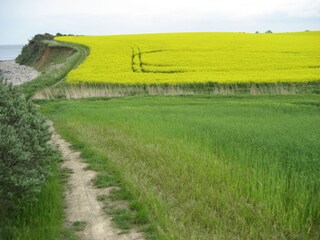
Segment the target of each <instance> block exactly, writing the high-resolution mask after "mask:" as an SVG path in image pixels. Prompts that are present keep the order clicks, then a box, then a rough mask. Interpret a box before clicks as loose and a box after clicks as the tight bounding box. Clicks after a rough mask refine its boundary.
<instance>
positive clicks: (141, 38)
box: [55, 32, 320, 84]
mask: <svg viewBox="0 0 320 240" xmlns="http://www.w3.org/2000/svg"><path fill="white" fill-rule="evenodd" d="M55 40H57V41H63V42H69V43H77V44H83V45H86V46H88V47H89V48H90V55H89V56H88V58H87V59H86V61H85V62H84V63H83V64H82V65H80V66H79V67H78V68H77V69H75V70H73V71H71V72H70V73H69V74H68V76H67V82H70V83H74V82H96V83H113V84H186V83H192V84H194V83H208V82H215V83H279V82H295V83H297V82H310V81H319V80H320V79H319V75H320V66H319V61H320V59H319V56H320V48H319V40H320V32H300V33H279V34H248V33H177V34H142V35H119V36H63V37H55Z"/></svg>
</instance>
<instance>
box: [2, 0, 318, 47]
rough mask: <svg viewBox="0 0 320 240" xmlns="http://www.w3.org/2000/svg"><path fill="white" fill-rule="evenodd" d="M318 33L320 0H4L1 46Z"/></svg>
mask: <svg viewBox="0 0 320 240" xmlns="http://www.w3.org/2000/svg"><path fill="white" fill-rule="evenodd" d="M269 29H271V30H272V31H274V32H289V31H304V30H307V29H308V30H320V0H50V1H49V0H0V31H1V32H0V34H1V35H0V36H1V37H0V44H24V43H27V40H28V39H30V38H31V37H32V36H33V35H35V34H37V33H44V32H49V33H53V34H55V33H57V32H61V33H73V34H83V35H108V34H126V33H153V32H199V31H201V32H203V31H205V32H216V31H219V32H221V31H228V32H229V31H234V32H255V31H256V30H257V31H260V32H265V31H266V30H269Z"/></svg>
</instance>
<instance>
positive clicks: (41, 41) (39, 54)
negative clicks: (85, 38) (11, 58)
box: [16, 34, 75, 71]
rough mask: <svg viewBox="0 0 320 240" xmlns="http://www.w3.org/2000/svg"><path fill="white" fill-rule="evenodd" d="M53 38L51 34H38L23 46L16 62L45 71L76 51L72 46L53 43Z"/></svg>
mask: <svg viewBox="0 0 320 240" xmlns="http://www.w3.org/2000/svg"><path fill="white" fill-rule="evenodd" d="M53 38H54V36H53V35H50V34H38V35H36V36H35V37H34V38H33V39H32V40H30V41H29V43H28V44H27V45H25V46H24V47H23V49H22V52H21V54H20V55H19V56H18V57H17V58H16V62H17V63H19V64H21V65H27V66H31V67H33V68H34V69H36V70H38V71H43V70H45V69H46V68H47V67H49V66H51V65H56V64H60V63H63V62H64V61H65V59H66V58H67V57H69V56H71V55H72V54H74V53H75V50H74V49H72V48H68V47H64V46H60V45H58V44H53V43H54V42H53ZM52 42H53V43H52Z"/></svg>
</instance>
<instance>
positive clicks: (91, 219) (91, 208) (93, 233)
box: [52, 131, 144, 240]
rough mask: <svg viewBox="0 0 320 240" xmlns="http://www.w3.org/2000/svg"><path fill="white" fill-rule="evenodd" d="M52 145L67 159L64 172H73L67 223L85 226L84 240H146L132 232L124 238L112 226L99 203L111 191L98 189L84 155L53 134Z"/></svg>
mask: <svg viewBox="0 0 320 240" xmlns="http://www.w3.org/2000/svg"><path fill="white" fill-rule="evenodd" d="M52 142H53V144H54V145H57V147H58V148H59V150H60V151H61V153H62V156H63V158H64V163H63V165H62V168H68V169H71V170H72V173H71V175H70V176H69V178H68V184H67V187H66V192H65V201H66V205H67V206H66V207H67V208H66V218H67V219H66V220H67V224H68V225H69V226H72V224H73V223H74V222H85V223H86V225H85V228H84V229H83V230H81V231H78V232H77V233H78V235H79V237H80V238H81V239H83V240H113V239H114V240H143V239H144V237H143V235H142V234H141V233H138V232H136V231H133V230H131V231H130V232H129V233H126V234H123V232H122V231H121V230H120V229H117V228H115V227H114V226H113V225H112V219H111V217H110V216H107V215H106V213H105V212H104V210H103V206H102V203H101V202H99V201H98V200H97V197H98V196H99V195H105V194H108V193H109V191H110V190H111V188H105V189H100V188H99V189H97V188H95V187H94V186H93V184H92V180H93V179H94V178H95V177H96V175H97V173H96V172H95V171H91V170H85V168H86V167H87V164H86V163H83V162H81V159H80V152H76V151H73V150H72V149H71V144H70V143H68V142H67V141H65V140H64V139H62V138H61V137H60V136H59V135H58V134H57V133H55V132H54V131H53V139H52Z"/></svg>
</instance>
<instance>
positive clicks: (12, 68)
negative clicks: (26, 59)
mask: <svg viewBox="0 0 320 240" xmlns="http://www.w3.org/2000/svg"><path fill="white" fill-rule="evenodd" d="M39 75H40V73H39V72H38V71H37V70H35V69H34V68H32V67H29V66H25V65H19V64H18V63H16V62H15V60H0V76H1V77H3V79H4V80H5V81H7V82H9V83H12V84H13V85H21V84H23V83H26V82H29V81H31V80H33V79H35V78H36V77H38V76H39Z"/></svg>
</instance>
